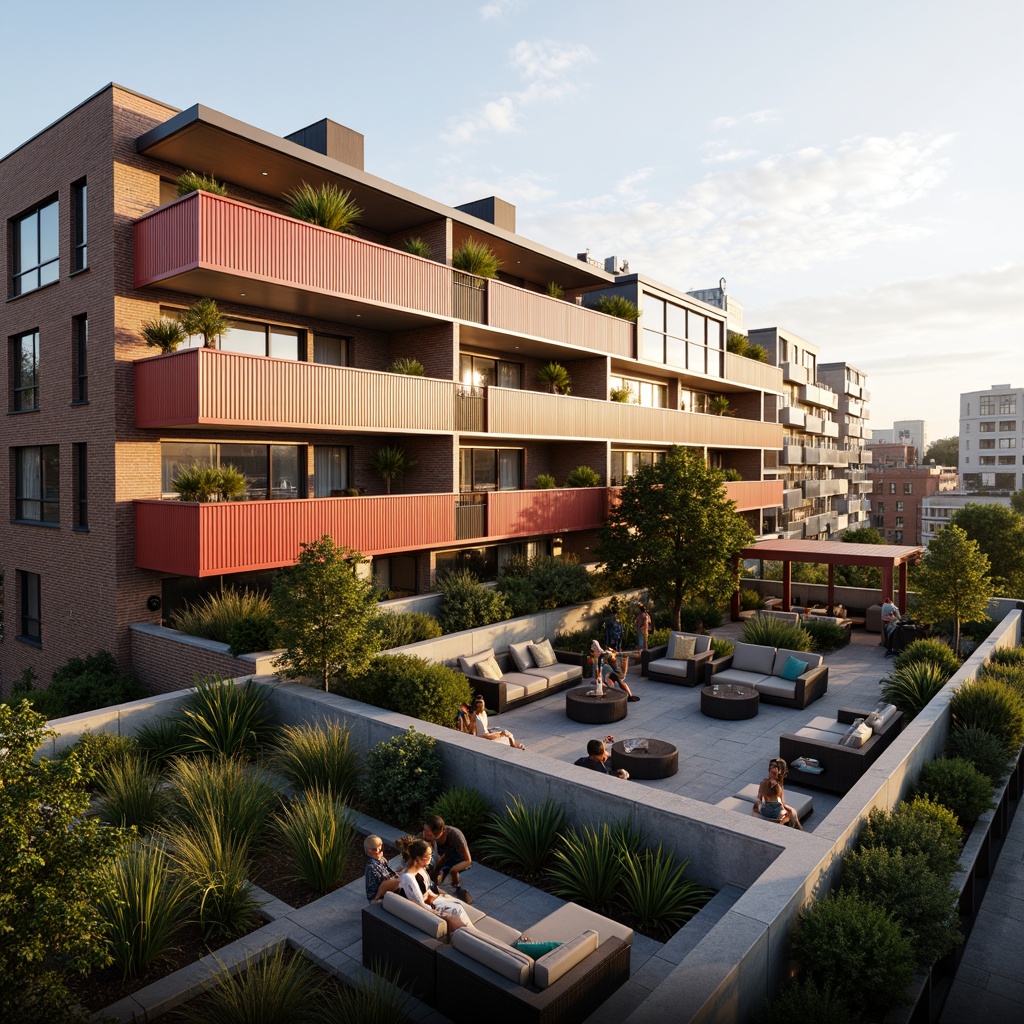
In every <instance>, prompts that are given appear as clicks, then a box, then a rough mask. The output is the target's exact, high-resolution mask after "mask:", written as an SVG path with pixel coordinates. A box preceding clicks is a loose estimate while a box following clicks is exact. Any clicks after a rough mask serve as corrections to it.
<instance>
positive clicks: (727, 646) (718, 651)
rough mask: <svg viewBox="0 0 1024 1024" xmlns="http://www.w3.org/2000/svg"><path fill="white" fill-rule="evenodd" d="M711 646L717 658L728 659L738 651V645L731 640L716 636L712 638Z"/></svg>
mask: <svg viewBox="0 0 1024 1024" xmlns="http://www.w3.org/2000/svg"><path fill="white" fill-rule="evenodd" d="M711 646H712V647H713V648H714V651H715V657H716V658H728V657H729V655H730V654H732V653H733V651H735V650H736V645H735V644H734V643H733V642H732V641H731V640H724V639H721V638H720V637H715V636H713V637H712V638H711Z"/></svg>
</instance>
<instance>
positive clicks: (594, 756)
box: [573, 736, 629, 779]
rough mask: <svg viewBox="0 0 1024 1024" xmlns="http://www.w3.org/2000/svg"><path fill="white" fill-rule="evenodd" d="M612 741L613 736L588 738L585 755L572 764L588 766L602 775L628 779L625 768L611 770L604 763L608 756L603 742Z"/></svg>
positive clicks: (582, 766)
mask: <svg viewBox="0 0 1024 1024" xmlns="http://www.w3.org/2000/svg"><path fill="white" fill-rule="evenodd" d="M614 742H615V737H614V736H605V738H604V739H603V740H590V741H589V742H588V743H587V756H586V757H581V758H579V759H578V760H576V761H573V764H574V765H577V766H578V767H580V768H589V769H591V771H595V772H602V773H603V774H604V775H614V776H615V777H616V778H619V779H628V778H629V772H627V771H626V769H625V768H620V769H619V770H618V771H616V772H613V771H612V770H611V769H610V768H609V767H608V765H606V764H605V761H607V760H608V758H609V756H610V755H609V753H608V748H607V747H606V746H605V744H606V743H614Z"/></svg>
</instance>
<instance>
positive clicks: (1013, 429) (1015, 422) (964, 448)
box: [960, 384, 1024, 495]
mask: <svg viewBox="0 0 1024 1024" xmlns="http://www.w3.org/2000/svg"><path fill="white" fill-rule="evenodd" d="M1022 457H1024V388H1014V387H1011V386H1010V385H1009V384H993V385H992V386H991V387H990V388H989V389H988V390H987V391H967V392H964V393H961V395H960V474H961V479H962V481H963V487H964V490H965V491H967V492H969V493H972V494H985V493H989V494H993V493H995V494H1001V495H1009V494H1012V493H1013V492H1014V491H1019V490H1020V489H1021V488H1022V487H1024V468H1022V466H1024V464H1022V461H1021V459H1022Z"/></svg>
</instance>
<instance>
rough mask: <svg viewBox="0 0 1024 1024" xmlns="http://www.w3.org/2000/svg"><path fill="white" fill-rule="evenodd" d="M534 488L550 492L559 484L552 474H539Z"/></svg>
mask: <svg viewBox="0 0 1024 1024" xmlns="http://www.w3.org/2000/svg"><path fill="white" fill-rule="evenodd" d="M533 486H534V487H536V488H537V490H538V491H549V490H551V488H552V487H557V486H558V484H557V482H556V481H555V478H554V477H553V476H552V475H551V474H550V473H538V474H537V477H536V479H535V480H534V481H533Z"/></svg>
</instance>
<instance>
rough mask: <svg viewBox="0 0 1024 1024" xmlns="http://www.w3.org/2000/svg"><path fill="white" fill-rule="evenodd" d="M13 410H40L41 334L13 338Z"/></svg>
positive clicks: (29, 333)
mask: <svg viewBox="0 0 1024 1024" xmlns="http://www.w3.org/2000/svg"><path fill="white" fill-rule="evenodd" d="M11 408H12V409H13V410H14V412H31V411H32V410H34V409H38V408H39V332H38V331H28V332H27V333H26V334H19V335H16V336H15V337H13V338H11Z"/></svg>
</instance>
